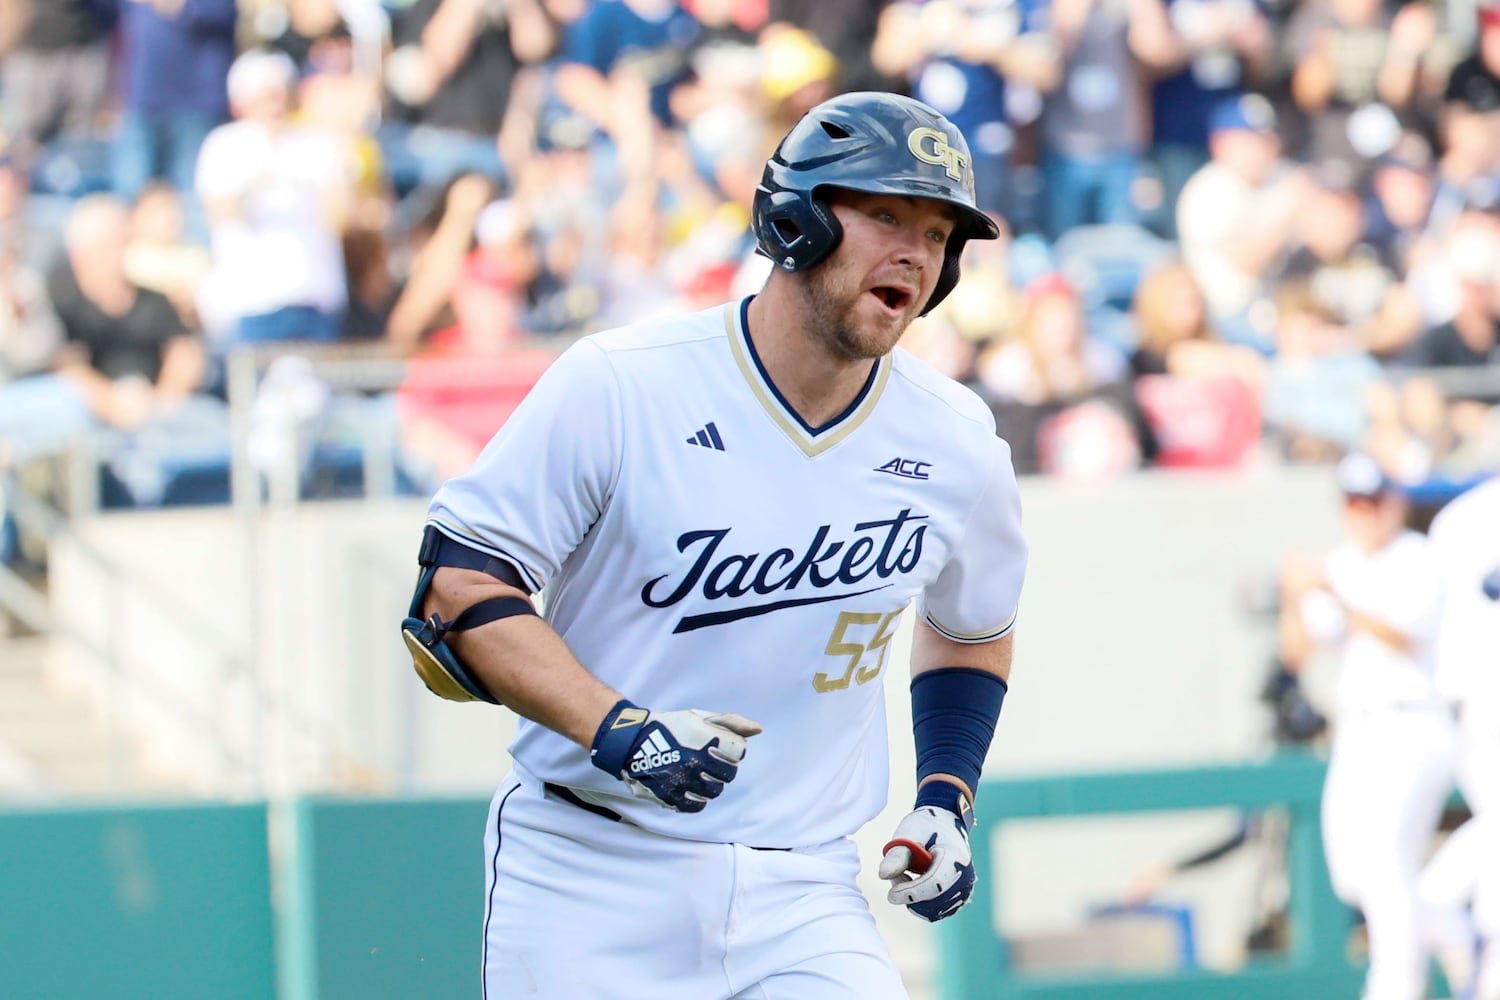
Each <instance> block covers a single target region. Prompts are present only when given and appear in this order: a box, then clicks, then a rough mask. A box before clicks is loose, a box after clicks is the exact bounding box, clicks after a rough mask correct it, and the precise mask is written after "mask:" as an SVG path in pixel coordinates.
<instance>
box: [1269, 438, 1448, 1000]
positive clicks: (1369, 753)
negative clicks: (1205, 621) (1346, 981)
mask: <svg viewBox="0 0 1500 1000" xmlns="http://www.w3.org/2000/svg"><path fill="white" fill-rule="evenodd" d="M1337 478H1338V484H1339V488H1340V490H1341V492H1342V494H1343V499H1344V530H1345V535H1346V541H1345V543H1344V544H1343V545H1341V546H1339V547H1338V548H1337V549H1335V550H1334V551H1333V552H1331V553H1330V554H1329V555H1328V556H1327V557H1326V558H1325V559H1322V560H1321V561H1319V562H1318V563H1317V564H1315V565H1312V566H1309V567H1306V568H1305V569H1303V570H1302V571H1300V572H1299V573H1297V574H1294V575H1296V576H1300V581H1298V582H1297V583H1295V584H1294V585H1293V588H1292V589H1293V591H1294V592H1296V593H1298V594H1299V595H1300V596H1299V597H1298V598H1297V599H1296V600H1294V601H1292V602H1291V606H1290V607H1288V608H1287V614H1288V615H1289V616H1290V617H1291V618H1292V619H1293V621H1292V622H1291V625H1292V627H1293V628H1294V629H1300V630H1301V631H1303V632H1304V633H1306V634H1307V635H1309V636H1310V637H1311V638H1312V639H1313V640H1314V641H1315V642H1319V643H1323V644H1333V645H1336V646H1337V648H1338V652H1339V671H1340V673H1339V678H1338V685H1337V693H1336V707H1335V711H1334V726H1333V740H1332V748H1331V752H1330V757H1329V763H1328V776H1327V779H1326V782H1325V785H1324V788H1323V804H1322V814H1323V849H1324V853H1325V855H1326V857H1327V860H1328V871H1329V875H1330V876H1331V877H1332V880H1333V887H1334V890H1335V891H1336V892H1337V893H1338V895H1339V897H1340V898H1341V899H1343V900H1344V901H1345V902H1347V903H1349V904H1350V905H1351V906H1356V907H1358V908H1359V909H1360V910H1362V911H1363V912H1364V915H1365V922H1366V928H1367V931H1368V934H1369V954H1370V968H1369V972H1368V975H1367V977H1366V980H1365V992H1364V1000H1419V998H1421V997H1424V996H1426V985H1427V964H1428V956H1429V954H1430V953H1433V952H1435V953H1437V954H1443V953H1444V952H1445V951H1447V950H1449V949H1451V948H1454V947H1458V946H1459V945H1460V944H1461V943H1462V941H1463V939H1462V938H1461V937H1460V938H1459V940H1458V941H1451V940H1448V937H1447V936H1448V935H1452V934H1460V933H1461V930H1462V929H1461V926H1460V927H1455V926H1454V925H1453V924H1452V923H1451V922H1449V921H1445V920H1443V919H1442V916H1443V915H1442V914H1439V913H1433V912H1430V911H1429V910H1428V909H1427V908H1426V907H1424V906H1423V905H1422V903H1421V901H1420V899H1419V896H1418V893H1417V881H1418V874H1419V871H1420V867H1421V863H1422V861H1423V860H1424V858H1425V857H1426V849H1427V846H1428V844H1429V843H1430V840H1431V838H1432V836H1433V834H1434V832H1435V831H1436V829H1437V823H1438V820H1439V818H1440V816H1441V813H1442V808H1443V802H1444V800H1445V799H1446V797H1447V794H1448V789H1449V787H1450V775H1451V761H1452V753H1453V744H1454V728H1455V727H1454V722H1453V716H1452V710H1451V707H1450V705H1449V703H1448V702H1446V701H1445V700H1444V699H1443V698H1442V697H1441V696H1440V693H1439V690H1438V687H1437V685H1436V683H1435V676H1434V648H1433V647H1434V641H1435V638H1436V634H1437V628H1438V621H1439V616H1440V615H1441V612H1442V581H1441V578H1440V575H1439V571H1438V564H1437V559H1436V557H1435V555H1434V554H1433V552H1432V550H1431V549H1430V547H1429V545H1428V542H1427V539H1426V538H1425V537H1424V536H1422V535H1420V534H1418V533H1416V532H1413V531H1410V530H1408V529H1407V528H1406V514H1407V501H1406V498H1405V496H1404V494H1403V493H1402V492H1401V491H1400V490H1399V489H1398V488H1397V487H1396V485H1395V484H1393V483H1392V482H1391V481H1390V480H1388V479H1387V478H1386V477H1385V476H1384V474H1383V473H1382V472H1381V470H1380V466H1379V465H1378V464H1377V463H1376V462H1375V461H1374V459H1372V458H1370V457H1369V456H1368V455H1363V454H1354V455H1350V456H1347V457H1346V458H1345V459H1344V460H1343V461H1341V462H1340V463H1339V466H1338V471H1337Z"/></svg>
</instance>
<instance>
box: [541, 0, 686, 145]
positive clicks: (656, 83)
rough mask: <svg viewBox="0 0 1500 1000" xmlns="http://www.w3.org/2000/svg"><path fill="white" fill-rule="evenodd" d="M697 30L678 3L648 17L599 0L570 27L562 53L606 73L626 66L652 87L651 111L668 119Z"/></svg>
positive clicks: (617, 2)
mask: <svg viewBox="0 0 1500 1000" xmlns="http://www.w3.org/2000/svg"><path fill="white" fill-rule="evenodd" d="M699 30H700V29H699V25H698V22H697V21H696V20H695V19H694V18H693V16H692V15H691V14H689V13H688V12H687V11H685V10H683V9H682V8H681V7H679V6H677V5H676V4H673V5H672V7H671V9H670V10H669V11H668V12H667V14H666V15H665V16H664V17H661V18H656V19H650V18H645V17H642V16H641V15H640V14H637V13H636V12H635V11H634V10H633V9H632V8H631V7H630V5H629V4H627V3H624V2H622V0H602V2H601V3H598V4H596V5H595V6H593V7H592V8H590V9H589V11H588V13H586V14H584V15H583V17H581V18H579V19H578V20H577V21H576V22H574V23H573V25H572V26H571V27H570V28H569V30H568V33H567V38H566V41H565V44H564V52H563V56H564V58H565V59H566V60H567V61H568V62H576V63H582V64H584V65H585V66H592V67H593V68H594V69H596V70H598V71H599V72H600V73H603V74H605V75H606V76H607V75H609V74H610V73H612V72H613V71H614V70H616V69H618V68H620V67H621V66H626V65H628V66H630V67H631V68H632V69H634V70H636V71H637V72H639V73H640V74H641V76H642V77H643V78H644V79H645V80H646V82H647V83H648V84H649V85H650V87H651V111H652V113H653V114H655V115H656V117H657V118H658V119H659V120H660V121H662V122H670V121H671V120H672V115H671V110H670V108H669V107H668V103H667V102H668V99H669V98H670V96H671V93H672V87H673V86H674V85H675V84H677V83H679V82H680V81H681V80H682V79H683V78H684V77H685V76H686V75H687V71H688V61H689V56H690V55H691V53H692V47H693V43H694V42H695V41H697V38H698V33H699Z"/></svg>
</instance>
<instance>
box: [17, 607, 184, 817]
mask: <svg viewBox="0 0 1500 1000" xmlns="http://www.w3.org/2000/svg"><path fill="white" fill-rule="evenodd" d="M49 644H50V640H49V638H48V637H46V636H36V635H29V636H10V637H0V743H3V744H4V745H5V746H6V747H7V748H9V750H10V751H11V752H12V754H13V755H14V756H15V757H16V758H17V759H18V760H19V761H21V762H22V763H23V764H24V765H26V766H27V767H28V768H29V769H30V770H31V771H32V773H34V774H35V775H37V776H38V777H39V778H40V780H41V781H42V782H43V783H45V784H46V785H47V786H49V787H50V788H52V789H53V790H55V791H56V792H57V793H58V794H63V795H91V794H103V795H111V794H115V795H117V794H120V793H123V792H129V791H136V790H140V789H142V788H153V789H157V790H162V791H170V788H168V787H163V781H162V778H161V776H159V775H146V774H145V773H144V769H143V768H142V767H141V764H140V755H139V753H138V750H137V747H136V746H135V744H134V742H133V741H132V739H131V738H130V736H129V734H128V733H115V732H112V731H111V726H110V722H109V720H108V719H106V718H102V717H101V716H100V715H99V713H98V712H96V711H95V709H94V706H93V704H92V703H91V701H90V699H89V698H88V697H87V696H86V695H85V694H83V693H82V692H79V691H70V690H65V689H62V688H60V687H59V686H58V685H56V684H54V683H52V681H51V679H50V678H49V677H48V675H47V661H48V655H49Z"/></svg>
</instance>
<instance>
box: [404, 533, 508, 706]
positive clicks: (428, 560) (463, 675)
mask: <svg viewBox="0 0 1500 1000" xmlns="http://www.w3.org/2000/svg"><path fill="white" fill-rule="evenodd" d="M417 562H418V564H419V565H420V566H421V567H422V572H421V575H420V576H419V577H418V578H417V588H416V592H415V593H414V594H412V598H411V607H410V608H409V609H408V610H407V616H406V618H404V619H403V620H402V622H401V638H402V641H404V642H405V643H406V649H407V651H408V652H409V653H411V662H412V668H413V669H414V670H416V672H417V676H418V677H420V678H422V683H423V684H425V685H426V686H427V690H429V691H431V692H432V693H433V694H435V695H437V696H438V697H439V698H446V699H447V700H448V701H483V702H488V703H489V704H491V705H498V704H500V699H498V698H496V697H495V696H494V695H492V694H490V692H489V689H487V688H486V687H485V686H484V684H483V683H482V682H481V681H480V680H479V678H478V677H476V676H475V675H474V673H473V672H472V671H471V670H469V669H468V668H467V667H465V666H464V665H463V663H462V661H460V660H459V658H458V656H457V655H456V654H455V653H454V652H453V649H452V647H450V646H449V645H448V643H447V642H446V641H445V640H446V638H447V636H448V634H449V633H450V632H462V631H464V630H465V629H471V628H478V627H479V626H481V625H487V624H489V623H490V622H492V621H498V620H499V619H501V618H510V617H512V616H514V615H534V614H536V609H535V608H533V607H532V606H531V602H530V601H528V600H526V599H525V598H521V597H491V598H489V599H487V600H483V601H480V602H479V603H477V604H473V605H471V606H469V607H467V608H465V609H464V610H463V611H460V612H459V613H458V614H457V615H456V616H454V618H453V620H452V621H446V622H445V621H443V620H442V618H440V617H439V616H438V615H432V616H430V617H428V618H426V619H423V618H422V617H421V615H422V604H423V601H424V600H425V598H426V597H427V590H428V588H430V587H431V586H432V578H433V576H434V575H435V574H436V573H437V570H438V567H439V566H457V567H459V568H461V569H476V570H480V571H481V572H486V573H490V574H491V575H492V576H495V577H496V578H497V579H502V580H503V581H504V582H506V583H512V584H519V582H520V579H519V576H518V575H517V574H516V573H515V571H514V570H513V569H511V567H509V566H508V565H506V564H504V563H501V562H500V561H499V560H497V559H494V558H493V557H490V556H487V555H485V554H484V553H482V552H477V551H475V550H474V549H470V548H468V547H467V546H464V545H460V544H459V543H458V542H455V541H453V540H452V539H450V538H447V537H446V536H444V535H443V534H442V533H441V532H439V531H438V530H437V529H436V528H433V527H430V526H429V527H428V528H427V530H426V532H424V533H423V535H422V550H421V552H420V553H419V554H418V556H417ZM497 568H503V572H500V573H497V572H494V570H495V569H497ZM512 577H514V579H511V578H512Z"/></svg>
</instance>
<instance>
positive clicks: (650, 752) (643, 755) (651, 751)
mask: <svg viewBox="0 0 1500 1000" xmlns="http://www.w3.org/2000/svg"><path fill="white" fill-rule="evenodd" d="M681 759H682V751H681V750H674V749H673V748H672V745H671V744H670V743H668V742H667V741H666V740H664V739H663V738H662V735H661V733H660V732H659V731H658V732H654V733H652V734H651V735H650V736H648V737H646V740H645V742H644V743H642V744H641V746H640V749H639V750H637V751H636V752H635V756H634V757H632V758H630V773H631V774H640V773H641V772H642V771H651V770H655V769H656V768H658V767H663V766H665V765H667V764H675V763H677V762H678V761H680V760H681Z"/></svg>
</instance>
